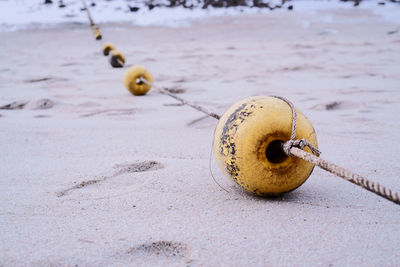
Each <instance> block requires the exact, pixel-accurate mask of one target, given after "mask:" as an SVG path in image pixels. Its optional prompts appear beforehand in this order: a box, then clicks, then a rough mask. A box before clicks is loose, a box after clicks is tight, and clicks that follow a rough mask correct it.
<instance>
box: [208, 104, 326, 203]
mask: <svg viewBox="0 0 400 267" xmlns="http://www.w3.org/2000/svg"><path fill="white" fill-rule="evenodd" d="M291 127H292V111H291V108H290V106H289V105H288V104H287V103H286V102H284V101H283V100H280V99H278V98H275V97H266V96H258V97H250V98H246V99H243V100H241V101H239V102H238V103H236V104H235V105H233V106H232V107H230V108H229V109H228V110H227V111H226V112H225V113H224V115H223V116H222V117H221V119H220V120H219V123H218V125H217V127H216V129H215V133H214V144H213V147H214V154H215V157H216V159H217V162H218V166H219V167H220V168H221V170H223V171H224V172H225V173H227V174H228V175H230V176H231V177H232V178H233V179H234V180H235V181H236V182H237V183H238V184H239V185H240V186H242V187H243V188H244V189H246V190H247V191H250V192H253V193H255V194H257V195H262V196H268V195H279V194H282V193H285V192H289V191H291V190H294V189H296V188H297V187H299V186H300V185H301V184H303V183H304V182H305V181H306V180H307V178H308V177H309V176H310V175H311V172H312V170H313V168H314V165H312V164H310V163H308V162H306V161H303V160H301V159H299V158H295V157H289V156H287V155H286V154H285V153H284V152H283V150H282V148H281V145H282V144H283V143H284V142H286V141H288V140H289V139H290V134H291V130H292V129H291ZM301 138H306V139H307V140H308V141H309V142H310V143H311V144H312V145H313V146H314V147H315V148H317V146H318V145H317V137H316V134H315V131H314V128H313V126H312V125H311V123H310V121H309V120H308V119H307V118H306V117H305V116H304V115H303V114H302V113H301V112H299V111H297V128H296V139H301ZM305 150H306V151H309V149H308V148H306V149H305Z"/></svg>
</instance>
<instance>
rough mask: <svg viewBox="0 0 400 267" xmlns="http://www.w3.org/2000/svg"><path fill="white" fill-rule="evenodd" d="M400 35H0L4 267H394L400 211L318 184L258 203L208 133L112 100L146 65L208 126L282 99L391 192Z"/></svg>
mask: <svg viewBox="0 0 400 267" xmlns="http://www.w3.org/2000/svg"><path fill="white" fill-rule="evenodd" d="M398 26H399V25H397V24H395V23H393V22H390V21H387V20H384V19H383V18H382V17H380V16H378V15H376V14H373V13H372V12H370V11H368V10H363V9H356V8H354V9H330V10H321V11H320V12H271V13H268V14H251V15H240V16H224V17H214V18H210V19H207V20H201V21H197V22H193V23H192V24H191V25H190V26H185V27H181V28H170V27H162V26H147V27H140V26H134V25H131V24H127V23H108V24H101V25H100V27H101V31H102V34H103V41H101V42H96V41H95V40H93V35H92V32H91V29H90V28H89V26H88V25H82V24H76V25H72V24H63V25H60V26H58V27H55V28H50V29H37V30H18V31H13V32H0V40H1V41H0V59H1V60H0V62H1V63H0V91H1V95H0V106H2V109H0V140H1V157H0V202H1V203H2V204H1V205H0V237H1V238H0V266H396V265H398V264H399V262H400V252H399V247H400V209H399V206H397V205H395V204H393V203H391V202H389V201H386V200H384V199H382V198H380V197H378V196H376V195H374V194H372V193H370V192H368V191H366V190H363V189H361V188H359V187H357V186H355V185H353V184H351V183H348V182H346V181H344V180H342V179H340V178H338V177H335V176H333V175H331V174H329V173H327V172H325V171H323V170H321V169H318V168H316V169H315V170H314V172H313V174H312V175H311V177H310V178H309V179H308V180H307V182H306V183H305V184H304V185H302V186H301V187H300V188H298V189H297V190H295V191H293V192H291V193H288V194H286V195H284V196H282V197H279V198H274V199H271V198H261V197H255V196H254V195H251V194H249V193H246V192H245V191H244V190H243V189H242V188H240V187H239V186H238V185H236V184H235V183H234V182H233V180H232V179H230V178H229V177H226V176H224V175H223V173H222V172H221V171H220V170H219V168H218V166H217V164H216V162H215V160H214V157H213V156H212V155H210V152H211V149H212V147H211V145H212V139H213V133H214V129H215V126H216V124H217V120H215V119H213V118H210V117H207V116H205V115H204V114H202V113H199V112H198V111H196V110H193V109H191V108H190V107H187V106H182V105H180V104H179V102H177V101H176V100H174V99H172V98H169V97H168V96H165V95H162V94H160V93H158V92H157V90H151V91H150V92H149V93H148V94H147V95H146V96H142V97H135V96H133V95H131V94H130V93H129V92H128V91H127V90H126V89H125V88H124V85H123V83H122V78H123V74H124V71H125V70H126V69H127V68H128V67H129V66H132V65H143V66H145V67H146V68H147V69H148V70H150V71H151V72H152V74H153V76H154V79H155V84H156V85H157V86H160V87H168V88H174V89H182V90H180V91H181V94H179V96H180V97H182V98H185V99H187V100H189V101H192V102H194V103H196V104H199V105H201V106H203V107H205V108H207V109H209V110H211V111H213V112H215V113H217V114H222V113H223V112H224V111H225V110H226V109H227V108H229V107H230V106H231V105H233V104H234V103H235V102H237V101H239V100H240V99H243V98H246V97H249V96H256V95H280V96H283V97H286V98H288V99H290V100H291V101H292V102H293V103H294V104H295V105H296V107H297V108H298V109H299V110H301V111H302V112H303V113H304V114H305V115H306V116H307V117H308V118H309V120H310V121H311V122H312V124H313V126H314V128H315V130H316V133H317V137H318V143H319V148H320V150H321V151H322V157H323V158H325V159H328V160H330V161H332V162H334V163H336V164H338V165H340V166H343V167H345V168H348V169H349V170H352V171H354V172H356V173H359V174H361V175H364V176H366V177H368V178H369V179H371V180H373V181H377V182H379V183H381V184H383V185H386V186H387V187H389V188H392V189H393V190H395V191H397V192H399V191H400V182H399V177H400V167H399V161H400V153H399V148H400V147H399V143H400V142H399V141H400V121H399V112H400V72H399V70H400V56H399V55H400V34H399V33H398V32H397V33H393V34H388V33H389V32H391V31H393V30H395V29H396V28H398ZM106 41H108V42H112V43H113V44H114V45H116V47H117V49H118V50H120V51H121V52H123V53H124V54H125V56H126V59H127V62H126V65H125V67H124V68H122V69H115V68H111V66H110V65H109V63H108V60H107V58H106V57H104V56H103V55H102V52H101V47H102V44H103V42H106ZM210 169H211V171H212V173H213V174H214V176H215V179H216V180H217V182H218V183H219V184H220V185H221V186H222V187H223V188H225V189H226V190H227V191H228V192H226V191H224V190H223V189H222V188H220V187H219V186H218V185H217V184H216V183H215V182H214V181H213V178H212V176H211V174H210Z"/></svg>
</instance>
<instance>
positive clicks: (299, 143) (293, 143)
mask: <svg viewBox="0 0 400 267" xmlns="http://www.w3.org/2000/svg"><path fill="white" fill-rule="evenodd" d="M272 97H275V98H278V99H280V100H282V101H285V102H286V103H287V104H288V105H289V107H290V109H291V110H292V132H291V134H290V140H289V141H287V142H286V143H284V144H283V145H282V149H283V152H285V154H286V155H288V156H292V157H293V156H294V155H293V154H292V153H291V152H290V150H291V149H292V147H296V148H299V149H301V150H303V149H304V148H305V147H308V148H310V150H311V152H312V153H313V154H314V155H315V156H317V157H319V155H321V151H319V150H318V149H316V148H315V147H314V146H313V145H312V144H311V143H310V142H308V141H307V139H305V138H302V139H296V140H295V137H296V123H297V112H296V108H295V107H294V105H293V103H292V102H290V101H289V100H288V99H286V98H284V97H281V96H272Z"/></svg>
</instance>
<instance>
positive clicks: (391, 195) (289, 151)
mask: <svg viewBox="0 0 400 267" xmlns="http://www.w3.org/2000/svg"><path fill="white" fill-rule="evenodd" d="M273 97H275V98H278V99H281V100H283V101H285V102H286V103H287V104H288V105H289V106H290V108H291V110H292V116H293V119H292V133H291V136H290V140H289V141H287V142H286V143H284V144H283V146H282V149H283V151H284V152H285V153H286V155H288V156H296V157H298V158H301V159H303V160H305V161H307V162H309V163H311V164H313V165H315V166H318V167H320V168H321V169H323V170H325V171H328V172H330V173H333V174H335V175H337V176H339V177H341V178H343V179H345V180H346V181H349V182H351V183H353V184H356V185H358V186H361V187H362V188H364V189H367V190H368V191H371V192H373V193H375V194H377V195H378V196H381V197H383V198H385V199H387V200H389V201H392V202H394V203H396V204H398V205H400V196H399V194H398V193H397V192H394V191H392V190H390V189H388V188H386V187H384V186H382V185H380V184H378V183H376V182H372V181H370V180H368V179H367V178H365V177H363V176H361V175H358V174H356V173H353V172H351V171H349V170H346V169H344V168H342V167H340V166H338V165H336V164H333V163H331V162H328V161H327V160H324V159H322V158H320V157H319V155H320V154H321V152H320V151H319V150H318V149H316V148H314V147H313V146H312V145H311V144H310V143H309V142H308V141H307V140H306V139H300V140H295V136H296V122H297V118H296V117H297V114H296V109H295V107H294V105H293V104H292V103H291V102H290V101H289V100H287V99H285V98H283V97H280V96H273ZM306 146H307V147H309V148H310V149H311V152H312V154H311V153H308V152H306V151H304V150H303V149H304V147H306Z"/></svg>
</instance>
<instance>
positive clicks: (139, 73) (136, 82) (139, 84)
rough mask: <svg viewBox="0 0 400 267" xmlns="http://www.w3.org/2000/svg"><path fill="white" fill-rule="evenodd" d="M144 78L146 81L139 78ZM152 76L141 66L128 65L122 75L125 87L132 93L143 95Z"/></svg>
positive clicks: (149, 86)
mask: <svg viewBox="0 0 400 267" xmlns="http://www.w3.org/2000/svg"><path fill="white" fill-rule="evenodd" d="M140 78H144V79H145V80H146V82H143V81H141V80H140ZM152 83H153V76H152V75H151V73H150V72H149V71H148V70H147V69H146V68H145V67H143V66H133V67H130V68H129V69H128V70H127V71H126V72H125V75H124V84H125V87H126V89H128V91H129V92H131V93H132V94H134V95H145V94H146V93H147V92H148V91H149V90H150V88H151V84H152Z"/></svg>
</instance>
